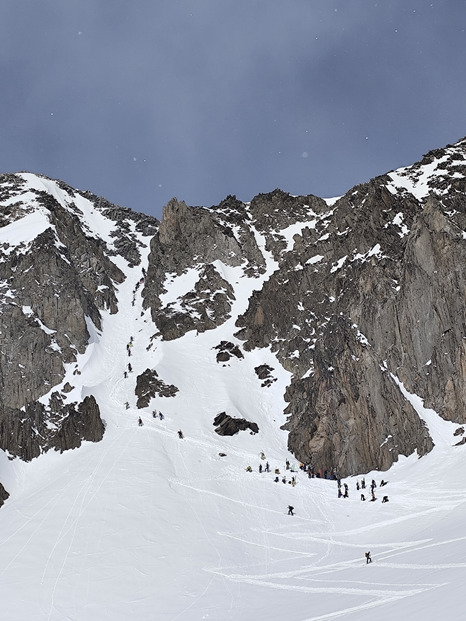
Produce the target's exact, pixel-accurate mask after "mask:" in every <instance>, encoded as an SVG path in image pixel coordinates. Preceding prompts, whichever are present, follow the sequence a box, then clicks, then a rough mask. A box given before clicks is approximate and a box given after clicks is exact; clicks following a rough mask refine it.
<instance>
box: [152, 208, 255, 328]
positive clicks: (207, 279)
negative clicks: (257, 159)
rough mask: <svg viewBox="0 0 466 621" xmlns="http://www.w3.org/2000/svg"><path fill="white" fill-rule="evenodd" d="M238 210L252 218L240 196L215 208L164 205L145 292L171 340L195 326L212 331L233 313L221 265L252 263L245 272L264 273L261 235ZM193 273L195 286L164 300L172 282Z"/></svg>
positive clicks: (156, 323) (157, 323) (230, 288)
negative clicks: (257, 235)
mask: <svg viewBox="0 0 466 621" xmlns="http://www.w3.org/2000/svg"><path fill="white" fill-rule="evenodd" d="M239 206H240V207H239ZM235 208H236V209H239V211H240V214H242V215H243V217H244V218H246V212H245V209H244V206H242V205H241V203H239V202H238V201H236V199H235V198H234V197H230V198H229V199H227V200H226V201H224V203H222V204H221V205H220V206H219V207H218V208H216V209H212V210H207V209H203V208H194V209H193V208H189V207H187V205H186V204H185V203H184V202H178V201H177V200H176V199H173V200H171V201H170V202H169V203H168V205H166V207H164V211H163V217H162V221H161V223H160V228H159V231H158V233H157V235H155V236H154V238H153V239H152V243H151V255H150V262H149V269H148V272H147V279H146V284H145V287H144V292H143V294H144V305H145V308H150V309H151V313H152V319H153V321H154V323H155V325H156V326H157V328H158V330H159V332H160V334H161V335H162V337H163V338H164V339H165V340H172V339H176V338H180V337H181V336H183V335H184V334H186V332H188V331H190V330H197V331H198V332H205V331H206V330H212V329H214V328H216V327H217V326H219V325H222V324H223V323H224V322H225V321H226V320H227V319H228V318H229V317H230V311H231V305H232V302H233V301H234V295H233V289H232V287H231V285H230V284H229V282H228V281H227V280H226V279H225V278H224V277H223V276H222V274H221V273H220V271H219V269H221V264H224V265H226V266H231V267H239V266H240V265H242V264H243V262H246V263H247V266H246V268H244V271H245V272H247V273H255V272H258V273H259V272H261V271H263V269H264V258H263V256H262V254H261V253H260V251H259V248H258V247H257V243H256V240H255V237H254V235H253V233H252V232H251V231H250V229H249V228H248V226H247V223H246V222H245V220H244V219H243V218H242V217H241V215H240V214H238V212H237V211H236V209H235ZM233 229H235V231H236V233H234V230H233ZM219 262H221V263H219ZM189 272H191V276H190V278H191V281H192V283H193V284H191V285H190V286H189V287H188V289H187V291H186V293H185V294H184V295H182V296H181V297H180V298H179V299H177V300H174V301H173V302H171V303H170V302H169V303H168V304H166V303H165V304H164V303H163V301H162V299H161V296H163V294H164V293H166V288H165V285H166V283H169V282H173V280H174V279H175V278H181V277H182V276H183V275H186V274H188V273H189Z"/></svg>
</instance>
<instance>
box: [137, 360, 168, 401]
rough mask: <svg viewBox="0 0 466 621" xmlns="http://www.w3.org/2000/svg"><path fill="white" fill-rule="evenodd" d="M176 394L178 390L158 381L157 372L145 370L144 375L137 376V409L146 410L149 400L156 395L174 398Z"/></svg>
mask: <svg viewBox="0 0 466 621" xmlns="http://www.w3.org/2000/svg"><path fill="white" fill-rule="evenodd" d="M177 392H178V388H177V387H176V386H173V384H165V382H164V381H163V380H161V379H159V376H158V374H157V371H155V370H154V369H146V370H145V371H144V373H142V374H141V375H138V378H137V382H136V390H135V393H136V396H137V398H138V400H137V403H136V405H137V407H138V408H146V407H147V406H148V405H149V403H150V400H151V399H152V398H154V397H155V396H156V395H158V396H159V397H174V396H175V395H176V393H177Z"/></svg>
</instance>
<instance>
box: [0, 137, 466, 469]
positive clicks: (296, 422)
mask: <svg viewBox="0 0 466 621" xmlns="http://www.w3.org/2000/svg"><path fill="white" fill-rule="evenodd" d="M465 144H466V139H462V140H460V141H459V142H458V143H456V144H455V145H448V146H447V147H445V148H444V149H437V150H434V151H431V152H429V153H428V154H426V155H425V156H424V157H423V158H422V160H420V162H418V163H416V164H414V165H413V166H411V167H404V168H401V169H398V170H397V171H392V172H390V173H387V174H386V175H382V176H380V177H376V178H375V179H373V180H371V181H370V182H368V183H366V184H361V185H358V186H355V188H353V189H351V190H350V191H348V192H347V193H346V194H345V195H344V196H343V197H340V198H339V199H337V200H334V201H333V200H332V201H331V200H327V201H326V200H324V199H321V198H318V197H314V196H312V195H308V196H305V197H304V196H290V195H288V194H286V193H284V192H282V191H281V190H275V191H273V192H271V193H268V194H260V195H258V196H257V197H255V198H254V199H253V200H252V201H251V202H249V203H242V202H241V201H238V200H237V199H236V197H234V196H229V197H227V198H226V199H225V200H224V201H222V203H220V204H219V205H218V206H213V207H211V208H202V207H198V208H192V207H188V206H187V205H186V204H185V203H183V202H182V201H178V200H177V199H173V200H172V201H170V202H169V203H168V204H167V205H166V206H165V208H164V211H163V216H162V219H161V221H160V222H158V221H157V220H156V219H155V218H152V217H150V216H145V215H143V214H137V213H135V212H132V211H131V210H129V209H127V208H119V207H117V206H115V205H111V204H110V203H108V201H106V200H105V199H101V198H98V197H96V196H94V195H93V194H91V193H89V192H80V191H78V190H74V189H73V188H70V186H68V185H67V184H65V183H63V182H59V181H53V180H50V179H48V178H46V177H43V176H36V175H32V174H30V173H18V174H16V175H14V174H8V175H3V176H2V177H0V209H1V218H2V228H1V229H0V231H1V236H0V243H1V246H0V248H1V262H0V277H1V279H2V292H3V295H2V316H3V320H2V335H1V352H2V354H1V355H2V359H1V360H0V368H1V377H0V383H1V389H2V398H1V405H0V447H1V448H2V449H3V450H5V451H8V454H10V455H11V456H17V457H21V458H23V459H26V460H29V459H31V458H33V457H37V456H38V455H39V454H40V453H41V452H43V451H44V450H49V449H50V448H54V449H59V450H66V449H67V448H72V447H74V446H79V444H80V442H81V441H82V440H89V439H91V440H93V441H97V440H100V439H101V438H102V436H103V433H104V426H103V423H102V421H101V419H100V415H99V404H98V402H97V401H96V400H95V397H93V395H91V394H87V393H86V391H85V390H84V389H83V387H80V386H79V381H76V378H78V377H79V374H80V373H81V369H80V365H79V358H80V356H83V355H84V358H86V352H87V351H88V350H89V348H90V347H91V345H90V344H91V343H92V339H93V337H92V332H93V331H95V332H96V333H98V332H99V330H101V326H102V314H103V313H110V314H113V313H117V312H119V308H118V303H117V290H118V288H119V287H120V286H121V285H122V283H123V282H124V280H125V279H126V278H127V276H126V275H125V272H126V271H127V269H128V268H131V269H133V268H138V269H139V267H141V280H140V283H139V285H140V288H139V287H138V288H136V285H138V283H136V285H135V288H134V289H133V291H132V295H133V300H134V299H135V297H136V293H137V295H140V296H141V303H142V306H141V308H140V310H138V312H139V313H140V316H144V321H150V322H152V324H153V334H152V337H151V339H150V340H149V342H147V343H145V344H144V348H145V350H146V351H147V352H148V353H149V354H151V352H152V351H154V350H156V349H157V348H158V347H160V346H161V345H162V344H163V343H166V342H168V341H173V340H179V339H183V337H185V335H187V334H189V333H196V334H203V333H205V332H206V331H215V330H216V329H217V328H219V327H220V326H224V325H225V324H226V323H228V325H231V329H230V330H229V337H228V341H230V342H232V343H233V344H234V345H235V346H236V347H239V348H240V350H241V351H242V352H244V353H245V354H247V352H253V351H256V352H258V353H260V352H261V351H265V350H267V349H270V352H271V353H272V354H273V355H274V356H275V357H276V362H275V365H277V364H279V365H281V367H282V368H283V369H284V370H285V371H286V372H287V373H290V374H291V375H290V382H289V384H288V385H287V387H286V390H285V392H284V398H285V402H286V404H285V407H284V409H283V414H282V416H283V419H282V422H281V424H282V425H283V428H284V429H285V430H287V431H288V448H289V450H290V451H291V452H292V453H293V454H294V455H295V456H296V458H298V459H299V460H300V461H302V462H304V463H312V464H314V465H316V466H317V467H319V468H320V469H322V470H324V469H325V470H328V471H331V470H334V469H336V470H337V471H338V472H339V473H341V475H348V474H356V473H361V472H368V471H369V470H373V469H381V470H385V469H387V468H389V467H390V466H391V465H392V464H393V463H394V462H395V461H397V459H398V457H399V455H409V454H411V453H413V452H415V451H416V452H417V453H418V454H419V455H423V454H425V453H427V452H428V451H430V450H431V449H432V447H433V442H432V439H431V438H430V436H429V434H428V432H427V430H426V428H425V426H424V424H423V422H422V421H421V420H420V419H419V417H418V415H417V414H416V412H415V411H414V410H413V408H412V406H411V405H410V403H409V402H408V401H407V400H406V399H405V397H404V396H403V394H402V392H401V391H400V390H399V388H398V386H397V384H396V382H395V381H394V379H393V377H396V378H397V380H399V381H401V382H402V383H403V385H404V386H405V387H406V389H407V390H409V391H411V392H413V393H416V394H420V395H421V396H422V397H423V398H424V399H425V403H426V406H428V407H432V408H433V409H435V410H436V411H437V412H438V413H439V414H440V415H441V416H443V417H444V418H445V419H446V420H451V421H454V422H457V423H464V422H465V420H466V417H465V415H464V413H463V411H462V405H461V404H462V403H463V401H464V396H465V394H466V385H465V380H464V372H463V369H464V366H465V364H466V362H465V355H466V352H465V350H464V336H463V334H464V333H465V329H464V327H465V317H464V311H463V308H462V306H463V305H462V294H461V292H462V291H464V285H465V273H464V270H463V268H462V265H464V264H465V262H464V258H465V256H464V252H465V251H464V239H465V235H466V233H465V231H466V213H465V212H466V210H465V208H464V205H463V200H464V193H465V191H466V185H465V173H466V164H465ZM21 231H23V232H24V231H27V235H26V238H21ZM31 231H35V232H34V233H31ZM16 237H17V240H15V238H16ZM144 246H146V252H147V264H146V266H145V267H144V266H143V265H142V262H141V250H142V249H143V247H144ZM452 264H453V265H454V269H451V265H452ZM142 269H144V273H143V271H142ZM245 292H246V293H245ZM247 292H249V293H247ZM149 316H150V319H149ZM135 317H136V315H135ZM18 333H19V334H21V338H20V339H19V340H18V338H17V335H18ZM206 355H210V354H208V353H207V352H206ZM226 362H227V361H226ZM271 368H272V369H273V368H276V366H275V367H274V365H272V367H271ZM71 369H72V370H71ZM123 372H124V369H121V373H122V374H123ZM144 373H145V374H146V375H145V376H144V377H146V381H149V380H148V379H147V378H148V377H149V376H152V377H155V376H156V374H157V365H156V364H155V363H153V361H152V360H151V359H150V356H149V358H148V360H147V367H146V368H144V369H141V370H140V372H139V374H138V376H137V377H138V379H139V378H140V377H141V376H142V375H143V374H144ZM154 374H155V375H154ZM272 375H273V373H272ZM73 380H74V381H73ZM141 381H142V380H141ZM159 381H160V382H161V383H159V384H158V390H162V389H163V386H165V385H170V382H169V381H167V382H166V383H165V380H164V378H160V380H159ZM150 383H151V382H150V381H149V384H150ZM143 384H144V382H143ZM149 384H147V386H148V385H149ZM141 385H142V384H141ZM154 385H156V384H154V383H153V382H152V389H151V390H152V392H151V393H150V394H152V397H151V399H152V400H154V399H155V398H156V395H157V394H158V393H157V390H156V389H154ZM269 388H270V386H266V387H264V390H268V389H269ZM138 390H139V391H140V392H141V391H144V390H146V391H147V390H148V388H147V387H146V388H144V389H143V388H141V387H140V388H139V389H138ZM154 391H155V392H154ZM85 398H93V399H94V401H95V404H94V402H90V401H89V399H87V400H86V401H85ZM146 402H147V399H146V400H144V403H146ZM84 403H86V405H84ZM91 403H92V407H91V409H90V410H89V411H88V408H89V406H90V404H91ZM150 404H151V400H149V401H148V402H147V406H146V407H150ZM252 410H253V412H254V405H253V406H252ZM91 412H92V414H91ZM217 414H218V412H212V419H213V418H214V416H215V415H217ZM232 414H238V413H235V412H232ZM239 414H241V413H239ZM89 416H90V418H89ZM239 417H240V418H241V417H242V416H239ZM244 418H246V419H248V420H249V419H252V422H255V421H254V420H253V419H254V413H252V414H248V415H245V416H244ZM84 420H85V421H86V422H83V421H84ZM65 421H68V422H65ZM72 421H73V422H72ZM65 425H68V426H70V429H73V430H74V431H73V432H72V433H71V435H70V432H69V431H68V432H67V433H65V431H64V429H65ZM78 429H79V431H78ZM368 430H369V433H368ZM0 480H1V479H0Z"/></svg>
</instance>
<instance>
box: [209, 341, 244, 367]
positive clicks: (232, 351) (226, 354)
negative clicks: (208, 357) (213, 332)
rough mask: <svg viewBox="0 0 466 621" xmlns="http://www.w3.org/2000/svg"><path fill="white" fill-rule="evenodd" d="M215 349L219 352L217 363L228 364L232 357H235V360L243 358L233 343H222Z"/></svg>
mask: <svg viewBox="0 0 466 621" xmlns="http://www.w3.org/2000/svg"><path fill="white" fill-rule="evenodd" d="M215 349H218V350H219V351H218V354H217V362H228V360H230V358H231V357H232V356H235V358H244V356H243V352H242V351H241V349H240V348H239V347H238V345H234V343H230V341H222V342H221V343H220V344H219V345H217V346H216V347H215Z"/></svg>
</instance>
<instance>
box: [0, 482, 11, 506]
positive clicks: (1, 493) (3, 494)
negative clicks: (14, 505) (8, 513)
mask: <svg viewBox="0 0 466 621" xmlns="http://www.w3.org/2000/svg"><path fill="white" fill-rule="evenodd" d="M9 497H10V494H9V493H8V492H7V491H6V489H5V488H4V487H3V485H2V484H1V483H0V507H1V506H2V505H3V504H4V503H5V500H7V498H9Z"/></svg>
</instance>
